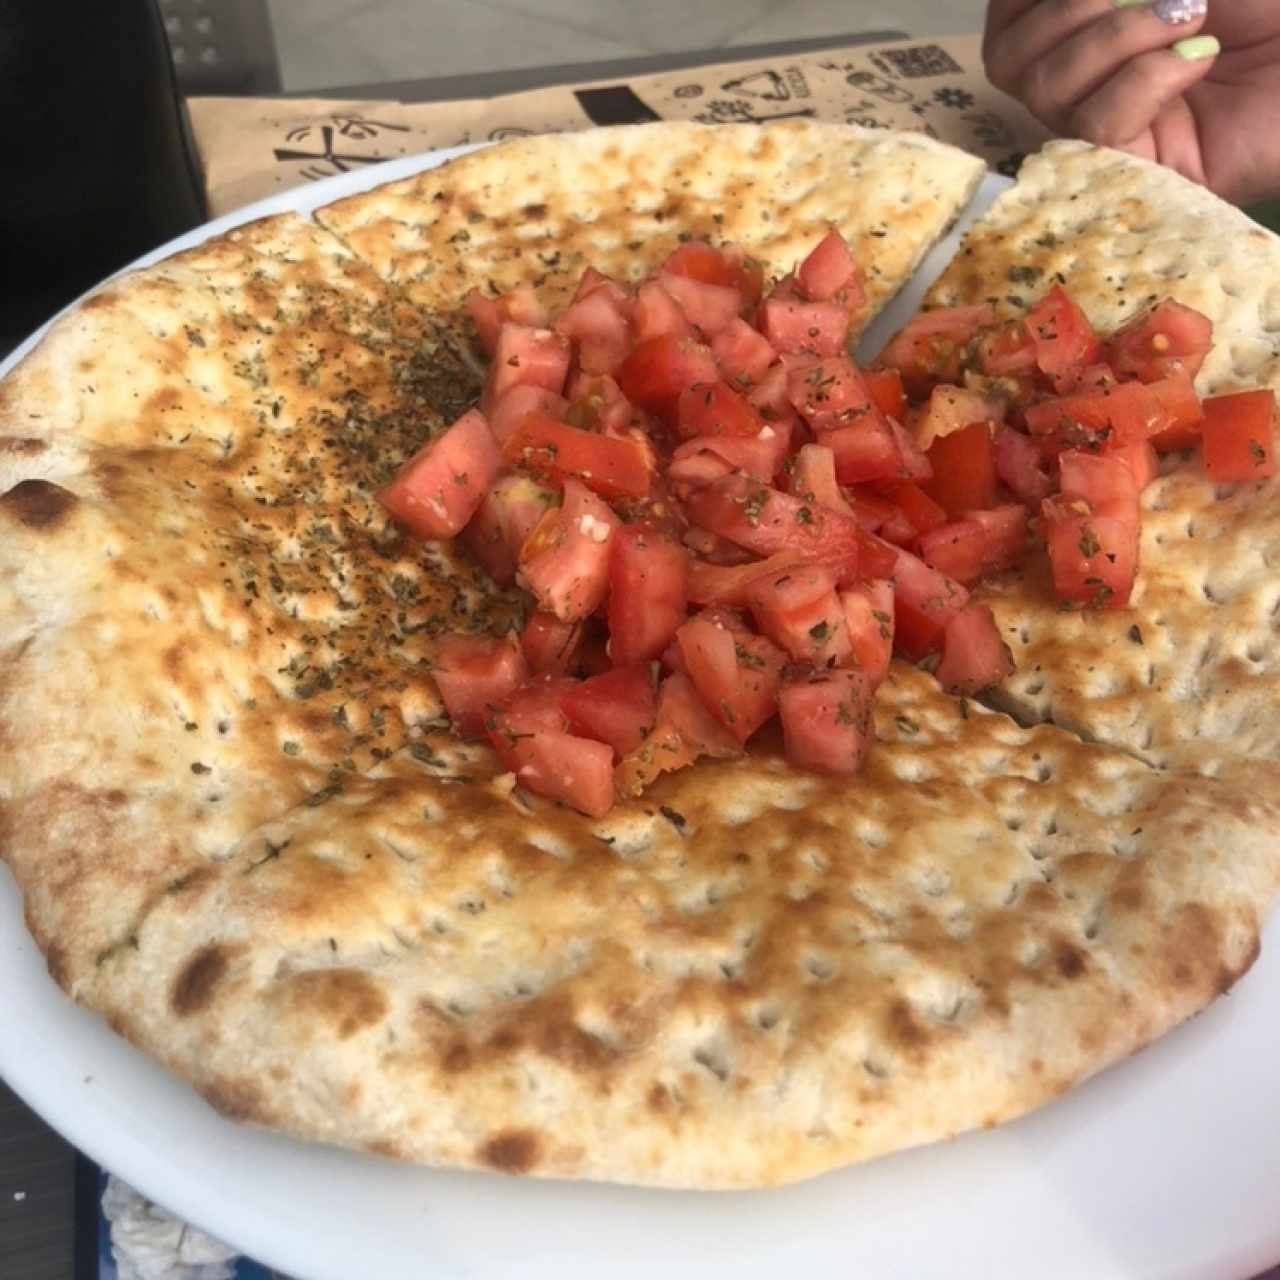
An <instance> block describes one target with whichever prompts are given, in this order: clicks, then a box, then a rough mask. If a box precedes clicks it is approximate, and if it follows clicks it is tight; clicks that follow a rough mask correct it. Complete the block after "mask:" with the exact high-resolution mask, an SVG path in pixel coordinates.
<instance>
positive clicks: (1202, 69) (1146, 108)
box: [1067, 36, 1219, 147]
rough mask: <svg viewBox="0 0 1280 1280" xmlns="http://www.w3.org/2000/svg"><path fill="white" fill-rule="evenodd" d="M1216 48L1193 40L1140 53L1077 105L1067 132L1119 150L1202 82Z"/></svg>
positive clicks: (1211, 40)
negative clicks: (1169, 106)
mask: <svg viewBox="0 0 1280 1280" xmlns="http://www.w3.org/2000/svg"><path fill="white" fill-rule="evenodd" d="M1218 52H1219V46H1218V42H1217V40H1216V39H1214V37H1213V36H1196V37H1195V38H1194V39H1191V40H1185V41H1181V42H1180V43H1179V44H1177V45H1175V46H1174V47H1173V49H1159V50H1156V51H1155V52H1153V53H1144V54H1142V55H1141V56H1140V57H1137V58H1134V59H1133V60H1132V61H1131V62H1128V63H1126V64H1125V65H1124V66H1123V67H1121V68H1120V70H1119V71H1117V72H1116V74H1115V75H1113V76H1112V77H1111V78H1110V79H1109V80H1107V81H1106V83H1105V84H1103V85H1101V86H1100V87H1099V88H1098V89H1096V90H1095V91H1094V92H1093V93H1091V94H1090V95H1089V96H1088V97H1087V98H1085V99H1084V100H1083V101H1081V102H1079V103H1077V104H1076V106H1075V107H1074V108H1073V109H1072V111H1071V113H1070V115H1069V118H1068V120H1067V125H1068V130H1067V131H1068V132H1069V133H1071V134H1074V135H1075V136H1076V137H1080V138H1084V139H1085V140H1086V141H1087V142H1096V143H1098V144H1099V145H1101V146H1104V147H1123V146H1124V145H1125V144H1126V143H1130V142H1132V141H1133V140H1134V139H1135V138H1137V137H1138V136H1139V135H1141V134H1143V133H1145V132H1146V131H1147V130H1148V129H1150V128H1151V126H1152V123H1153V122H1154V121H1155V119H1156V117H1157V116H1158V115H1159V114H1160V112H1161V111H1162V110H1163V109H1164V108H1165V107H1167V106H1168V105H1169V104H1170V103H1172V102H1174V101H1175V100H1176V99H1178V98H1179V97H1181V96H1182V95H1183V94H1184V93H1186V92H1187V90H1188V89H1190V88H1192V86H1193V85H1195V84H1197V83H1199V81H1201V80H1203V79H1204V77H1205V76H1206V75H1208V74H1209V71H1210V70H1211V69H1212V67H1213V60H1214V58H1215V57H1216V56H1217V54H1218Z"/></svg>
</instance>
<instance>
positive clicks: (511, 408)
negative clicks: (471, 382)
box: [488, 383, 569, 444]
mask: <svg viewBox="0 0 1280 1280" xmlns="http://www.w3.org/2000/svg"><path fill="white" fill-rule="evenodd" d="M568 408H569V402H568V401H567V400H566V399H565V398H564V396H560V395H557V394H556V393H555V392H554V391H548V390H547V389H546V387H535V386H532V385H530V384H529V383H523V384H522V385H520V386H518V387H512V388H511V390H510V391H507V392H505V393H504V394H503V395H502V396H500V397H499V398H498V400H497V401H496V402H495V404H494V406H493V408H492V409H490V411H489V415H488V417H489V427H490V429H491V430H492V431H493V438H494V439H495V440H497V442H498V443H499V444H502V443H504V442H505V440H506V438H507V437H508V436H509V435H511V434H512V432H514V431H515V429H516V428H517V427H518V426H519V425H520V424H521V423H522V422H523V421H524V420H525V419H526V418H527V417H528V416H529V415H530V414H531V413H540V414H543V415H545V416H546V417H549V418H554V419H557V420H560V419H563V418H564V415H565V413H566V412H567V410H568Z"/></svg>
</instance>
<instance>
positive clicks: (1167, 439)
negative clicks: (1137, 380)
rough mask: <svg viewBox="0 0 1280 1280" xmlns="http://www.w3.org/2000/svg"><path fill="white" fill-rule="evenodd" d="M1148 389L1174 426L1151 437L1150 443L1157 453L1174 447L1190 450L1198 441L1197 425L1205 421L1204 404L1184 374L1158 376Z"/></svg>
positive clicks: (1198, 431)
mask: <svg viewBox="0 0 1280 1280" xmlns="http://www.w3.org/2000/svg"><path fill="white" fill-rule="evenodd" d="M1147 389H1148V390H1149V391H1150V392H1151V394H1152V395H1153V396H1155V398H1156V399H1157V400H1159V401H1160V407H1161V408H1162V409H1163V410H1164V411H1165V413H1167V414H1168V415H1169V417H1170V418H1171V419H1172V422H1173V425H1172V426H1170V427H1167V428H1166V429H1165V430H1164V431H1161V432H1160V433H1159V434H1157V435H1154V436H1152V437H1151V443H1152V445H1153V446H1154V447H1155V449H1156V450H1157V452H1159V453H1170V452H1172V451H1173V450H1175V449H1191V448H1193V447H1194V446H1195V445H1197V444H1199V443H1200V428H1201V425H1202V424H1203V423H1204V406H1203V405H1202V404H1201V403H1200V397H1199V396H1198V395H1197V394H1196V389H1195V387H1194V386H1193V385H1192V382H1191V379H1190V378H1189V377H1188V376H1187V375H1186V374H1185V373H1182V374H1177V375H1175V376H1173V377H1170V378H1161V379H1160V380H1159V381H1158V382H1149V383H1148V384H1147Z"/></svg>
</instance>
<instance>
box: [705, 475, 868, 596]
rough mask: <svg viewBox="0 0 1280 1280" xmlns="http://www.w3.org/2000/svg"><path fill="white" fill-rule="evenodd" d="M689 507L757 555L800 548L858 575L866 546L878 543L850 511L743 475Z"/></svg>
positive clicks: (709, 491) (716, 485)
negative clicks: (823, 505)
mask: <svg viewBox="0 0 1280 1280" xmlns="http://www.w3.org/2000/svg"><path fill="white" fill-rule="evenodd" d="M687 510H688V515H689V518H690V520H691V521H692V522H693V523H694V524H696V525H699V526H701V527H702V528H703V529H707V530H709V531H710V532H711V533H716V534H719V535H720V536H721V537H722V538H728V539H729V541H730V542H734V543H737V545H738V546H740V547H743V548H744V549H745V550H747V551H753V552H755V554H756V555H761V556H769V555H773V554H774V553H775V552H778V551H793V552H800V553H801V554H802V555H804V556H806V557H809V558H811V559H813V560H815V561H820V562H821V563H823V564H828V565H832V566H837V572H842V573H847V574H850V575H852V576H857V574H858V572H859V566H860V565H861V558H862V555H863V552H864V548H869V547H873V546H874V543H873V542H872V540H871V536H870V535H868V534H865V533H863V531H862V529H861V528H860V527H859V525H858V522H857V521H856V520H854V519H851V518H850V517H849V516H846V515H842V514H841V513H840V512H838V511H826V510H824V509H823V508H821V507H819V506H816V505H813V506H810V505H809V504H808V503H806V502H803V501H801V499H799V498H797V497H795V496H793V495H792V494H789V493H782V492H780V491H779V490H777V489H773V488H770V487H768V486H767V485H763V484H760V483H759V482H757V481H754V480H751V479H750V478H748V477H747V476H742V475H730V476H725V477H724V478H723V479H722V480H717V481H716V482H715V483H714V484H711V485H708V486H707V487H706V488H705V489H703V490H701V491H700V492H698V493H696V494H694V495H693V496H692V497H691V498H690V499H689V501H688V503H687Z"/></svg>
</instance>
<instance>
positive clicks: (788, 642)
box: [746, 566, 852, 667]
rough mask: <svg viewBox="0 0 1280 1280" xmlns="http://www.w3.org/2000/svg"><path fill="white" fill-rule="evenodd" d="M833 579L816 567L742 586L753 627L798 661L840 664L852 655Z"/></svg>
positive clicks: (825, 665)
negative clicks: (753, 620)
mask: <svg viewBox="0 0 1280 1280" xmlns="http://www.w3.org/2000/svg"><path fill="white" fill-rule="evenodd" d="M835 585H836V577H835V574H834V573H833V572H832V571H831V570H830V569H824V568H821V567H818V566H814V567H811V568H803V569H802V568H796V569H789V570H787V571H786V572H784V573H780V574H774V575H772V576H770V577H767V578H757V579H756V580H755V581H754V582H752V583H751V584H750V586H748V587H747V590H746V594H747V603H748V604H749V605H750V607H751V614H752V617H754V618H755V620H756V626H758V627H759V628H760V630H761V631H762V632H763V633H764V634H765V635H766V636H768V637H769V639H770V640H772V641H773V642H774V643H775V644H777V645H780V646H781V647H782V648H783V649H785V650H786V652H787V653H788V654H789V655H790V656H791V657H792V658H793V659H795V661H797V662H807V663H809V664H810V665H812V666H815V667H834V666H838V665H841V664H843V663H844V662H845V661H846V660H847V659H848V658H849V656H850V654H851V653H852V648H851V647H850V644H849V629H848V626H847V625H846V623H845V618H844V610H843V608H842V607H841V604H840V601H839V599H838V598H837V596H836V592H835Z"/></svg>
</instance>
